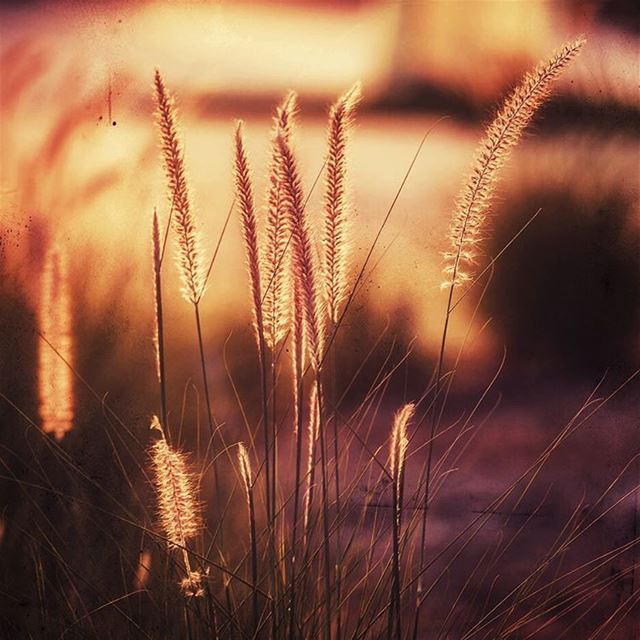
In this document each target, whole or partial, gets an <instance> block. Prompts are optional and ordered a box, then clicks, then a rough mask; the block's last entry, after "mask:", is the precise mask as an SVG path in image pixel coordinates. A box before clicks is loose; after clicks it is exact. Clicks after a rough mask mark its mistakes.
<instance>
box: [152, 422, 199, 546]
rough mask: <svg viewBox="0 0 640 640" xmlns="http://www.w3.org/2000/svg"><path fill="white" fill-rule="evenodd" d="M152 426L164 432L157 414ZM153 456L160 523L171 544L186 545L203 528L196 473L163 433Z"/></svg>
mask: <svg viewBox="0 0 640 640" xmlns="http://www.w3.org/2000/svg"><path fill="white" fill-rule="evenodd" d="M151 428H152V429H157V430H160V431H161V432H162V427H161V426H160V423H159V421H158V418H157V417H156V416H154V418H153V420H152V423H151ZM151 456H152V466H153V471H154V480H155V488H156V494H157V499H158V513H159V519H160V525H161V527H162V530H163V531H164V534H165V536H166V538H167V540H168V544H169V547H174V548H182V549H184V548H185V546H186V544H187V542H188V541H189V540H191V539H192V538H195V537H196V536H197V535H198V533H199V532H200V528H201V520H200V509H199V505H198V501H197V482H196V479H195V476H194V475H193V473H192V472H191V471H190V470H189V468H188V465H187V462H186V459H185V457H184V454H182V453H180V452H179V451H176V450H175V449H173V448H172V447H170V446H169V444H168V443H167V441H166V439H165V438H164V436H162V437H160V439H159V440H157V441H156V442H155V443H154V444H153V445H152V447H151Z"/></svg>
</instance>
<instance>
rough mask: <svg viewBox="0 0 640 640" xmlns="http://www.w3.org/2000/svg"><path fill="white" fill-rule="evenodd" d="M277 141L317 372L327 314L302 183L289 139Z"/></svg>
mask: <svg viewBox="0 0 640 640" xmlns="http://www.w3.org/2000/svg"><path fill="white" fill-rule="evenodd" d="M276 140H277V143H278V150H279V153H280V158H281V162H280V163H279V166H278V170H279V173H280V180H281V183H282V187H283V192H282V197H283V201H284V206H285V210H286V212H287V218H288V221H289V225H290V229H291V238H292V242H293V259H292V271H293V274H294V278H295V281H296V284H294V285H293V286H299V287H300V296H301V299H302V307H303V312H304V328H305V331H304V336H305V345H306V346H307V347H308V352H309V355H310V358H311V362H312V364H313V367H314V369H315V370H316V371H318V370H319V369H320V366H321V362H322V355H323V354H322V351H323V348H324V332H325V327H324V314H322V313H321V312H320V309H321V307H322V304H321V299H320V297H319V295H318V286H317V277H316V276H317V273H316V272H317V270H316V265H315V262H314V258H313V251H312V248H311V238H310V235H309V226H308V222H307V216H306V214H305V207H304V197H303V192H302V183H301V181H300V176H299V173H298V165H297V162H296V158H295V156H294V154H293V150H292V149H291V143H290V140H289V139H287V138H285V137H284V136H283V135H282V134H278V136H277V138H276Z"/></svg>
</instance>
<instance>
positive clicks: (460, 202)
mask: <svg viewBox="0 0 640 640" xmlns="http://www.w3.org/2000/svg"><path fill="white" fill-rule="evenodd" d="M584 43H585V40H584V39H583V38H579V39H578V40H575V41H573V42H569V43H567V44H565V45H564V46H562V47H560V48H559V49H557V50H556V51H554V53H553V54H552V55H551V57H550V58H549V59H548V60H545V61H543V62H541V63H540V64H539V65H538V66H537V67H536V68H535V70H533V71H532V72H530V73H527V74H526V75H525V76H524V78H523V80H522V81H521V82H520V84H519V85H518V86H517V87H516V88H515V89H514V91H513V92H512V93H511V94H510V95H509V97H508V98H507V99H506V100H505V102H504V104H503V106H502V107H501V109H500V111H498V115H497V116H496V117H495V119H494V120H493V122H492V123H491V125H490V126H489V128H488V129H487V132H486V134H485V137H484V139H483V140H482V142H481V143H480V145H479V147H478V150H477V152H476V157H475V160H474V163H473V165H472V168H471V173H470V175H469V177H468V179H467V181H466V183H465V185H464V187H463V188H462V191H461V193H460V195H459V196H458V199H457V203H456V209H455V213H454V216H453V222H452V224H451V228H450V231H449V242H450V243H451V248H450V249H449V250H448V251H447V252H446V253H445V254H444V258H445V267H444V274H445V276H446V280H445V282H443V284H442V286H443V287H445V288H447V287H450V286H457V285H459V284H463V283H465V282H468V281H470V280H472V279H473V276H474V273H473V271H474V267H475V265H476V263H477V260H478V257H479V255H480V253H481V247H482V243H483V241H484V239H485V235H486V223H487V216H488V213H489V207H490V205H491V200H492V197H493V195H494V192H495V187H496V183H497V180H498V176H499V173H500V169H501V168H502V167H503V165H504V164H505V162H506V161H507V160H508V158H509V156H510V154H511V151H512V150H513V148H514V147H515V146H516V145H517V144H518V142H519V140H520V138H521V137H522V133H523V131H524V130H525V128H526V127H527V125H528V124H529V123H530V122H531V119H532V118H533V116H534V115H535V113H536V112H537V111H538V109H539V108H540V106H541V105H542V104H543V103H544V102H545V101H546V100H547V99H548V97H549V95H550V93H551V85H552V83H553V81H554V80H555V79H556V78H558V76H560V74H561V73H562V71H563V70H564V69H565V67H566V66H567V65H568V64H569V62H571V60H573V58H575V57H576V56H577V55H578V53H579V52H580V49H581V48H582V46H583V45H584Z"/></svg>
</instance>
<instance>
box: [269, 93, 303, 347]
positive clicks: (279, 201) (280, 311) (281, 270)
mask: <svg viewBox="0 0 640 640" xmlns="http://www.w3.org/2000/svg"><path fill="white" fill-rule="evenodd" d="M296 111H297V96H296V94H295V93H294V92H293V91H291V92H289V93H288V94H287V95H286V96H285V98H284V100H283V101H282V103H281V104H280V105H279V106H278V108H277V109H276V114H275V116H274V118H273V128H272V139H271V159H270V164H269V191H268V194H267V220H266V227H265V236H266V237H265V241H264V242H263V244H262V253H261V264H262V275H263V280H262V282H263V284H264V287H265V290H264V305H263V310H264V311H263V314H264V324H265V338H266V340H267V345H268V346H269V348H270V349H274V348H275V346H276V345H277V344H278V343H279V342H280V340H282V338H283V337H284V336H285V334H286V331H287V320H288V317H287V316H288V302H289V299H288V294H289V287H288V284H287V279H288V275H289V269H288V265H287V255H288V254H289V253H290V252H289V251H288V250H287V244H288V243H289V237H290V233H291V230H290V228H289V225H288V224H287V212H286V210H285V207H284V202H283V198H282V184H281V181H280V172H279V171H278V166H279V164H280V151H279V147H278V143H277V137H278V135H282V136H283V137H285V138H286V139H287V140H288V139H289V138H290V136H291V131H292V129H293V124H294V118H295V115H296Z"/></svg>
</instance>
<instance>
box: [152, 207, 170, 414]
mask: <svg viewBox="0 0 640 640" xmlns="http://www.w3.org/2000/svg"><path fill="white" fill-rule="evenodd" d="M152 242H153V275H154V279H153V284H154V301H155V331H154V346H155V352H156V373H157V376H158V382H159V385H160V422H161V424H164V425H167V424H168V421H167V382H166V377H165V364H164V320H163V312H162V275H161V270H162V247H161V243H160V228H159V225H158V212H157V210H156V209H154V210H153V230H152Z"/></svg>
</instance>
